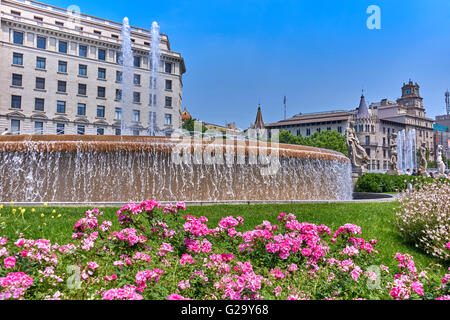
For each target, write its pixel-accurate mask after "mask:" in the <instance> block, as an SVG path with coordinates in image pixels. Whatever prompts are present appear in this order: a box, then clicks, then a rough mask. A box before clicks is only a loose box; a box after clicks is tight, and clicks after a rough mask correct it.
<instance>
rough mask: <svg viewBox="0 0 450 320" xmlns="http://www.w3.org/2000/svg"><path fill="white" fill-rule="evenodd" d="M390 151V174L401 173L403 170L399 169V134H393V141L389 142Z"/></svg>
mask: <svg viewBox="0 0 450 320" xmlns="http://www.w3.org/2000/svg"><path fill="white" fill-rule="evenodd" d="M389 151H390V153H391V159H390V161H389V163H390V167H391V169H390V170H389V172H388V173H389V174H397V175H401V174H402V172H401V171H400V170H399V169H398V152H397V134H396V133H393V134H392V135H391V141H390V143H389Z"/></svg>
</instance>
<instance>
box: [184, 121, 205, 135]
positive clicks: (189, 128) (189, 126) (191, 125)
mask: <svg viewBox="0 0 450 320" xmlns="http://www.w3.org/2000/svg"><path fill="white" fill-rule="evenodd" d="M195 121H198V120H197V119H188V120H186V121H184V122H183V125H182V126H181V127H182V128H183V129H184V130H186V131H189V132H190V133H191V135H193V134H194V124H195ZM206 130H208V128H207V127H205V126H204V125H203V123H202V133H205V131H206Z"/></svg>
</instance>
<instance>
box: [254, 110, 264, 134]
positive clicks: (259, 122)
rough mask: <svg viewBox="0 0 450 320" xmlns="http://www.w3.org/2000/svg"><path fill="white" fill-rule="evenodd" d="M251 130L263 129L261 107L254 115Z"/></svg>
mask: <svg viewBox="0 0 450 320" xmlns="http://www.w3.org/2000/svg"><path fill="white" fill-rule="evenodd" d="M252 128H253V129H264V128H265V125H264V120H263V116H262V112H261V107H258V113H257V114H256V120H255V124H254V125H253V127H252Z"/></svg>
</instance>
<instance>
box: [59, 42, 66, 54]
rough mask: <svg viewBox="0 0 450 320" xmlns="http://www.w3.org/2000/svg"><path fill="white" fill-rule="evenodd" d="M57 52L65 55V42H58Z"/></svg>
mask: <svg viewBox="0 0 450 320" xmlns="http://www.w3.org/2000/svg"><path fill="white" fill-rule="evenodd" d="M58 51H59V52H60V53H67V42H66V41H61V40H60V41H59V42H58Z"/></svg>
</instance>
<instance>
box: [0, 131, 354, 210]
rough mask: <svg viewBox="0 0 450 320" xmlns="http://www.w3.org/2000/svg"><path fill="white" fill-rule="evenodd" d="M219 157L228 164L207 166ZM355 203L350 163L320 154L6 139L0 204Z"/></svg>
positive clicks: (0, 148)
mask: <svg viewBox="0 0 450 320" xmlns="http://www.w3.org/2000/svg"><path fill="white" fill-rule="evenodd" d="M227 152H228V153H227ZM221 153H223V154H224V155H225V154H227V155H228V158H226V157H222V156H221ZM174 154H176V155H178V158H177V159H178V160H179V161H180V159H183V161H181V162H176V161H175V160H174ZM183 156H185V157H183ZM198 156H199V157H200V158H198ZM215 156H216V157H215ZM196 157H197V158H196ZM220 158H222V159H223V163H220V161H219V162H217V161H216V162H214V161H213V162H212V163H210V162H208V161H207V160H211V159H220ZM199 159H200V160H199ZM230 160H232V161H233V162H232V163H230V162H229V161H230ZM277 161H278V162H277ZM275 163H279V166H278V167H277V166H275V165H274V164H275ZM274 167H276V168H278V169H277V170H275V171H273V170H272V171H270V170H265V169H267V168H274ZM268 172H270V173H268ZM351 198H352V183H351V165H350V162H349V160H348V158H347V157H345V156H344V155H342V154H341V153H338V152H335V151H330V150H324V149H319V148H313V147H305V146H293V145H284V144H275V143H265V142H256V141H254V142H251V141H225V142H224V141H217V140H205V139H203V140H201V139H192V138H163V137H132V136H66V135H61V136H38V135H34V136H0V202H9V201H15V202H72V203H92V202H101V203H104V202H126V201H141V200H148V199H157V200H161V201H236V200H239V201H242V200H244V201H247V200H248V201H252V200H254V201H258V200H264V201H271V200H273V201H283V200H349V199H351Z"/></svg>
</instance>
